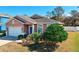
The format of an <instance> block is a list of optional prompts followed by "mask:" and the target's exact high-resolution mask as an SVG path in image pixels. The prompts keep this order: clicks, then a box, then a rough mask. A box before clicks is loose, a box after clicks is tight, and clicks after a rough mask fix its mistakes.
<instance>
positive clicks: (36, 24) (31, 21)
mask: <svg viewBox="0 0 79 59" xmlns="http://www.w3.org/2000/svg"><path fill="white" fill-rule="evenodd" d="M33 17H34V16H32V17H28V16H15V17H14V18H15V19H10V20H9V21H8V22H7V23H6V28H7V35H9V36H18V35H22V34H31V33H33V32H41V33H43V32H44V31H45V30H46V28H47V26H48V25H50V24H53V23H59V24H60V22H58V21H56V20H51V19H49V18H47V17H36V18H33Z"/></svg>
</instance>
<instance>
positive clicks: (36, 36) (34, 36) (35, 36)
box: [32, 32, 41, 43]
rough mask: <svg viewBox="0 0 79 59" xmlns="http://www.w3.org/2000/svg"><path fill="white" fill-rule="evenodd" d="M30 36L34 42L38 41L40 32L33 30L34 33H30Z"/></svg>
mask: <svg viewBox="0 0 79 59" xmlns="http://www.w3.org/2000/svg"><path fill="white" fill-rule="evenodd" d="M32 36H33V40H34V41H35V42H36V43H38V41H39V39H40V37H41V34H40V33H37V32H34V33H33V34H32Z"/></svg>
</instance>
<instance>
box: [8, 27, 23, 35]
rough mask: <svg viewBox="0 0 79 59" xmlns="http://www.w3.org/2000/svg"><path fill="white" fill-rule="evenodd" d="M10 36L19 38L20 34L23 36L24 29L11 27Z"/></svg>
mask: <svg viewBox="0 0 79 59" xmlns="http://www.w3.org/2000/svg"><path fill="white" fill-rule="evenodd" d="M8 30H9V36H18V35H20V34H23V32H22V27H9V28H8Z"/></svg>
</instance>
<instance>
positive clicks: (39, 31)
mask: <svg viewBox="0 0 79 59" xmlns="http://www.w3.org/2000/svg"><path fill="white" fill-rule="evenodd" d="M38 33H42V25H41V24H39V25H38Z"/></svg>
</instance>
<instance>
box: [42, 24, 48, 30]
mask: <svg viewBox="0 0 79 59" xmlns="http://www.w3.org/2000/svg"><path fill="white" fill-rule="evenodd" d="M46 28H47V24H43V32H45V31H46Z"/></svg>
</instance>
